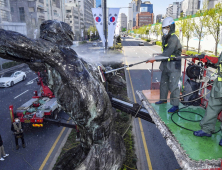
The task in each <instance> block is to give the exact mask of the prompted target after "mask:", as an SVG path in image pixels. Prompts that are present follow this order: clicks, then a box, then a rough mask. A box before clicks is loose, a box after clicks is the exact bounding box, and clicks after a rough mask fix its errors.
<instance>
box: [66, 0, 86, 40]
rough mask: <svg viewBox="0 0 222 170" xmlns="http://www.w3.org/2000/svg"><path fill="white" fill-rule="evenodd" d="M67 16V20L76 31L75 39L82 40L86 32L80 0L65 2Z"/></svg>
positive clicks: (74, 31)
mask: <svg viewBox="0 0 222 170" xmlns="http://www.w3.org/2000/svg"><path fill="white" fill-rule="evenodd" d="M65 9H66V18H65V22H66V23H67V24H69V25H70V26H71V28H72V31H73V33H74V40H78V41H80V40H82V38H83V32H84V21H83V12H82V10H81V9H80V5H79V2H76V1H72V2H71V1H69V2H68V3H65Z"/></svg>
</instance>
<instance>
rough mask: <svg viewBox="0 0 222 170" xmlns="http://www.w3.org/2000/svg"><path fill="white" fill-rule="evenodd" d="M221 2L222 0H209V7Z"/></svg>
mask: <svg viewBox="0 0 222 170" xmlns="http://www.w3.org/2000/svg"><path fill="white" fill-rule="evenodd" d="M219 2H222V0H208V9H210V8H214V7H215V5H216V4H217V3H219Z"/></svg>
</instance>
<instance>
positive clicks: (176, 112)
mask: <svg viewBox="0 0 222 170" xmlns="http://www.w3.org/2000/svg"><path fill="white" fill-rule="evenodd" d="M187 107H189V106H185V107H182V108H180V109H179V110H177V111H175V112H173V114H172V115H171V120H172V122H173V123H174V124H175V125H177V126H179V127H180V128H182V129H185V130H188V131H191V132H194V130H192V129H188V128H185V127H183V126H181V125H179V124H178V123H176V122H175V121H174V120H173V115H174V114H177V115H178V116H179V117H180V118H181V119H184V120H187V121H189V122H200V121H201V120H190V119H186V118H184V117H182V116H181V115H179V112H184V113H192V114H195V115H198V116H200V117H201V118H203V116H202V115H201V114H199V113H196V112H190V111H180V110H182V109H185V108H187ZM220 130H221V129H219V130H218V131H216V132H214V133H212V134H216V133H218V132H220Z"/></svg>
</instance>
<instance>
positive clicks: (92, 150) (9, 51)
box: [0, 20, 125, 170]
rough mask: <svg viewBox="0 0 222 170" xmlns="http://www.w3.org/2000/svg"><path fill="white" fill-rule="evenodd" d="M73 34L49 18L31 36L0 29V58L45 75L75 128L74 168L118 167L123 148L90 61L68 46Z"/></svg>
mask: <svg viewBox="0 0 222 170" xmlns="http://www.w3.org/2000/svg"><path fill="white" fill-rule="evenodd" d="M73 39H74V35H73V32H72V30H71V28H70V26H69V25H68V24H66V23H63V22H58V21H51V20H48V21H45V22H43V23H42V25H41V27H40V38H39V39H37V40H32V39H29V38H27V37H26V36H24V35H22V34H19V33H17V32H13V31H6V30H3V29H0V57H1V58H4V59H10V60H14V61H19V62H24V63H27V64H28V65H29V67H30V68H31V69H32V70H34V71H41V72H42V73H44V74H45V75H46V77H47V80H46V81H45V83H46V84H47V85H48V86H49V88H50V89H51V90H52V91H53V92H54V94H55V95H56V97H57V99H58V102H59V104H60V105H61V106H62V108H63V109H64V110H65V111H66V112H67V113H69V114H70V116H71V117H72V118H73V119H74V120H75V123H76V124H77V125H78V126H79V127H80V133H81V146H80V147H78V148H77V150H76V152H75V153H74V154H75V155H76V159H75V160H74V162H75V166H74V168H76V169H79V170H80V169H81V170H84V169H87V170H95V169H107V170H112V169H113V170H114V169H116V170H118V169H119V168H120V167H121V165H122V163H123V159H124V156H125V147H124V143H123V139H122V137H121V136H120V135H119V134H117V133H116V132H115V131H114V130H113V120H114V114H113V110H112V106H111V102H110V100H109V97H108V95H107V93H106V90H105V88H104V86H103V84H102V82H101V80H100V77H99V73H98V71H97V68H96V65H94V64H93V63H88V62H86V61H84V60H83V59H81V58H79V57H78V55H77V54H76V52H75V51H74V50H73V49H71V48H70V46H71V45H72V44H73V43H72V42H73ZM45 70H46V71H45Z"/></svg>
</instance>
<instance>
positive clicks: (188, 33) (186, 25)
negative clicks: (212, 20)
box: [181, 15, 193, 51]
mask: <svg viewBox="0 0 222 170" xmlns="http://www.w3.org/2000/svg"><path fill="white" fill-rule="evenodd" d="M191 18H192V16H191V15H189V16H187V18H186V19H184V20H183V24H182V25H181V28H182V33H183V35H184V36H185V37H186V38H187V51H188V48H189V46H188V44H189V40H190V38H191V37H192V33H193V24H192V22H191Z"/></svg>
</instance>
